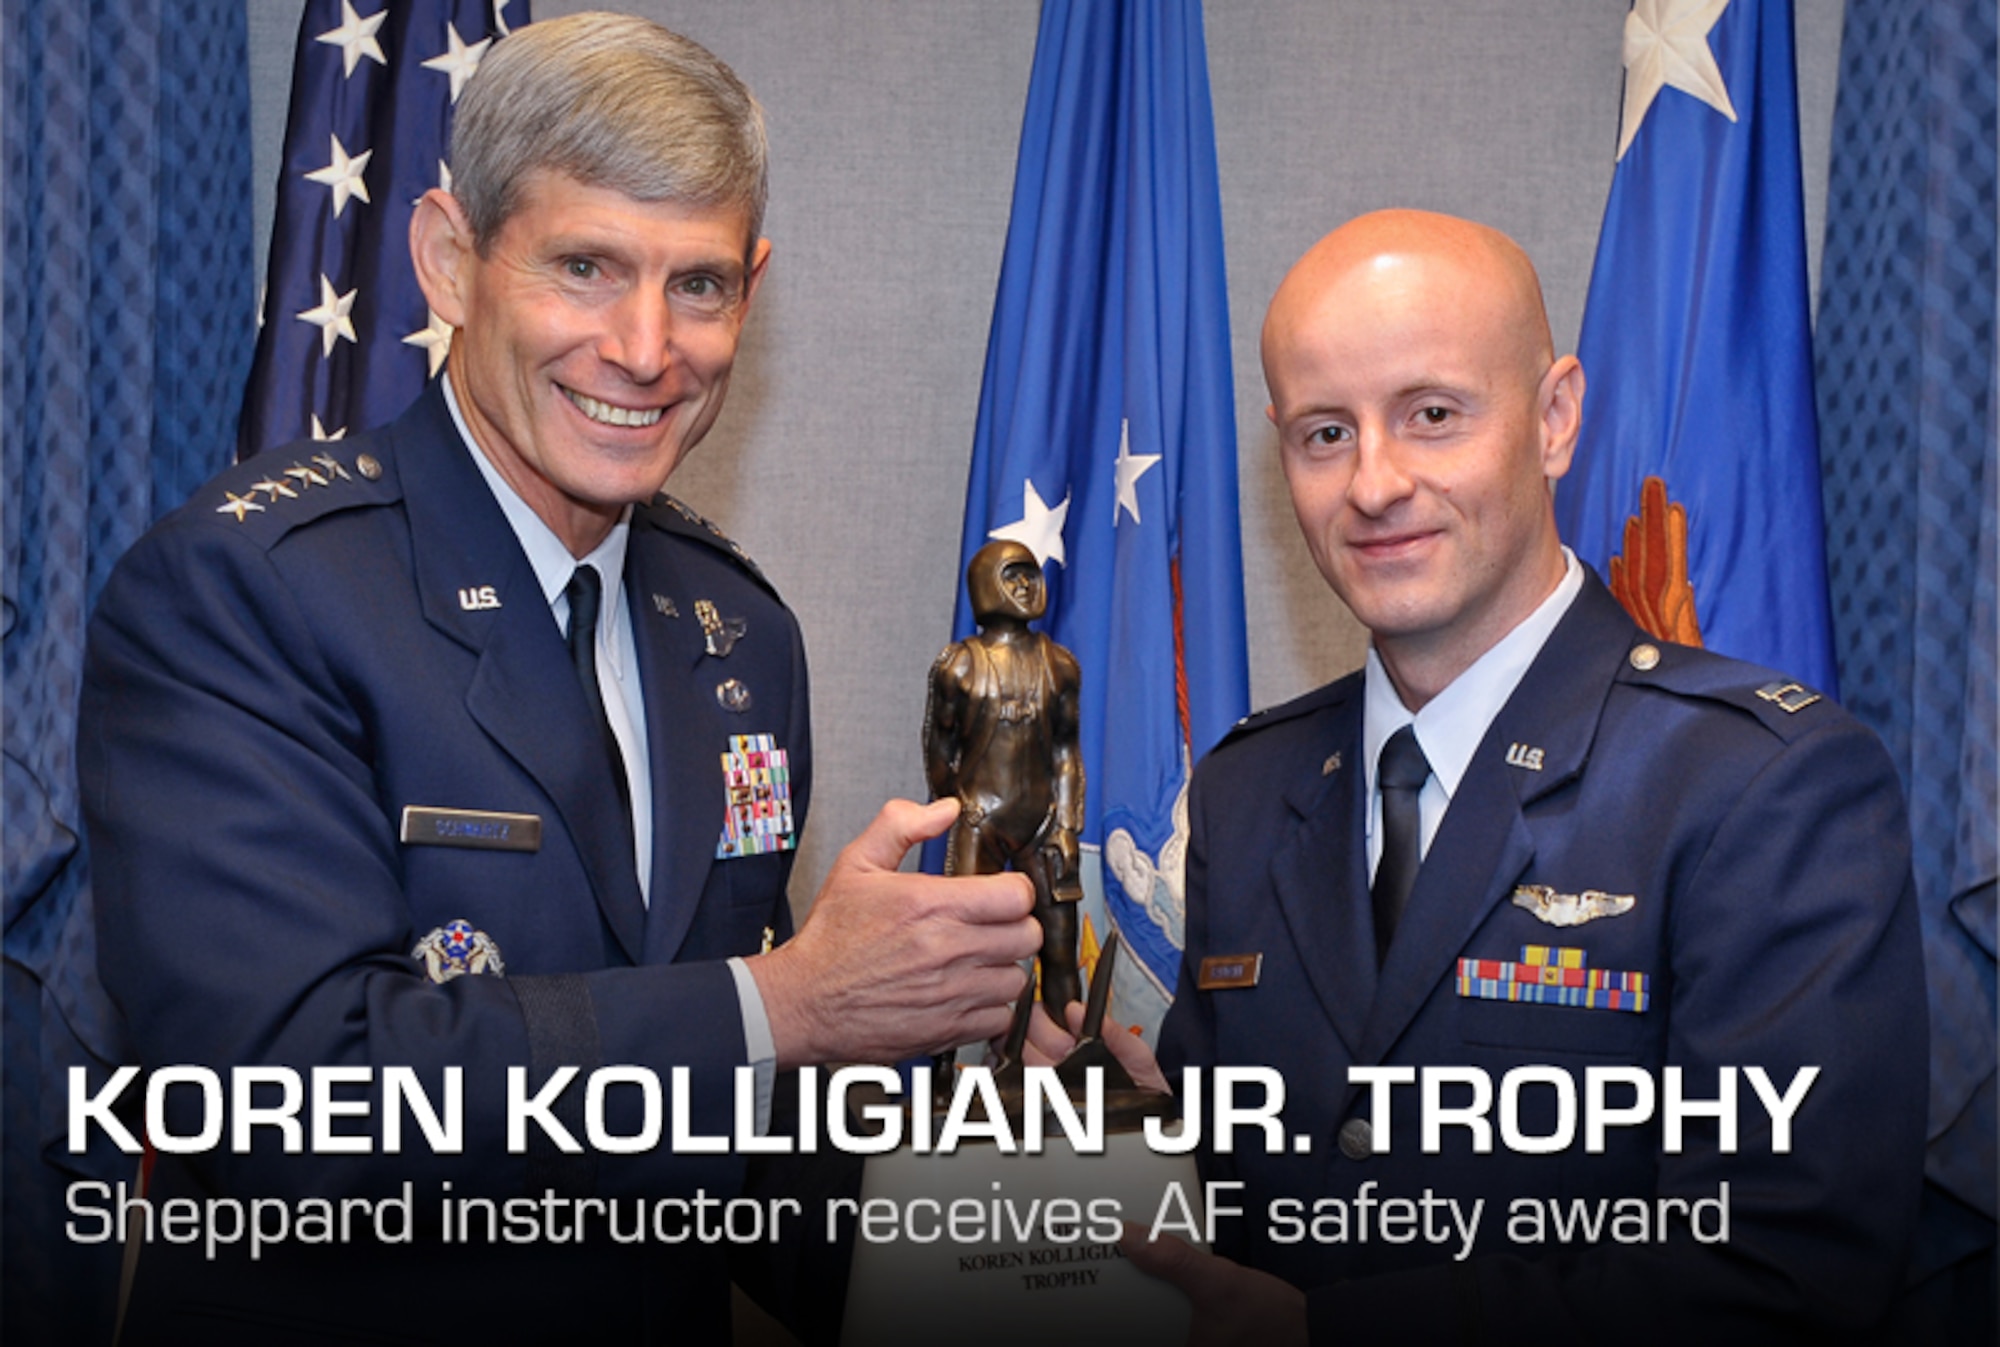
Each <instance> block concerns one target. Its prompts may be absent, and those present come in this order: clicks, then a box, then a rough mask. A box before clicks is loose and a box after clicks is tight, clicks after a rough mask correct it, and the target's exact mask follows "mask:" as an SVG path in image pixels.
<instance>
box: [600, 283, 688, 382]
mask: <svg viewBox="0 0 2000 1347" xmlns="http://www.w3.org/2000/svg"><path fill="white" fill-rule="evenodd" d="M610 316H611V324H610V327H609V329H608V330H607V331H606V332H605V333H604V335H603V337H602V338H601V339H600V340H599V342H598V352H599V354H600V355H602V356H603V358H604V359H605V360H606V361H607V362H608V363H610V364H613V365H616V366H617V367H618V368H619V369H620V370H622V371H624V373H625V376H626V377H627V378H628V379H630V380H631V381H632V382H633V383H635V384H649V383H652V382H654V381H655V380H656V379H658V378H659V377H660V376H661V375H662V374H664V373H666V369H667V366H668V364H669V363H671V359H672V344H673V336H674V313H673V306H672V305H671V304H670V303H668V301H667V297H666V296H665V295H664V294H661V293H660V292H659V291H657V290H654V289H652V288H651V287H649V286H639V287H635V288H634V289H633V290H632V292H631V293H629V294H627V295H626V296H625V297H624V298H623V299H622V300H620V301H619V303H618V304H617V305H616V306H615V307H614V308H613V310H612V312H611V315H610Z"/></svg>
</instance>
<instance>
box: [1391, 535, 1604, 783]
mask: <svg viewBox="0 0 2000 1347" xmlns="http://www.w3.org/2000/svg"><path fill="white" fill-rule="evenodd" d="M1582 591H1583V567H1582V565H1581V564H1579V563H1578V561H1577V559H1576V554H1575V553H1574V552H1571V551H1570V550H1569V549H1568V548H1567V547H1565V548H1563V577H1562V579H1561V580H1559V581H1557V582H1556V587H1555V589H1553V590H1552V591H1550V593H1549V596H1548V597H1547V598H1546V599H1543V600H1542V601H1541V603H1540V604H1539V605H1538V606H1537V607H1536V608H1535V611H1534V612H1532V613H1530V614H1528V616H1527V617H1525V618H1523V619H1522V620H1521V622H1520V623H1519V624H1518V625H1517V626H1516V627H1515V628H1514V629H1513V630H1512V631H1510V632H1508V633H1507V634H1506V635H1505V636H1503V637H1501V638H1500V640H1499V641H1498V642H1496V643H1495V644H1494V645H1493V646H1492V648H1491V649H1489V650H1487V652H1486V653H1485V654H1483V655H1481V656H1480V657H1479V658H1478V659H1476V660H1474V661H1473V662H1472V664H1471V666H1470V667H1468V668H1467V669H1466V670H1465V672H1464V673H1462V674H1460V675H1459V676H1458V677H1456V678H1454V679H1452V680H1451V682H1450V683H1448V684H1446V685H1445V688H1444V690H1443V691H1442V692H1440V693H1438V695H1437V696H1435V697H1433V698H1431V699H1430V700H1429V701H1428V702H1425V703H1424V706H1423V709H1422V710H1420V711H1418V712H1417V713H1416V714H1415V715H1414V716H1413V715H1411V714H1410V711H1409V709H1408V708H1407V707H1405V706H1404V705H1403V699H1402V698H1401V697H1399V696H1398V695H1397V694H1396V685H1395V684H1394V683H1392V682H1390V681H1389V671H1388V670H1387V669H1385V668H1384V667H1383V666H1382V659H1381V657H1380V656H1379V655H1377V654H1376V653H1375V647H1374V646H1373V645H1370V646H1369V647H1368V665H1367V672H1366V673H1365V674H1364V675H1363V678H1364V689H1365V690H1364V693H1363V696H1362V703H1361V704H1362V716H1361V753H1362V761H1363V763H1364V764H1366V767H1367V772H1368V778H1367V779H1368V790H1369V793H1370V796H1371V798H1372V796H1373V793H1374V790H1375V761H1376V759H1377V757H1379V756H1380V754H1381V752H1382V745H1383V744H1385V743H1387V742H1388V741H1389V736H1390V735H1392V734H1394V733H1395V732H1396V731H1397V730H1399V729H1401V728H1403V726H1405V725H1408V724H1410V723H1411V722H1412V721H1414V722H1415V724H1416V728H1417V746H1418V747H1419V748H1421V749H1423V751H1424V757H1425V758H1427V759H1429V760H1430V764H1431V772H1432V773H1433V774H1434V775H1435V776H1436V778H1437V781H1438V784H1439V785H1441V786H1443V787H1444V792H1445V797H1446V798H1447V799H1449V798H1450V797H1451V796H1452V795H1453V794H1455V793H1456V792H1457V790H1458V783H1459V781H1460V780H1461V779H1462V778H1463V777H1464V776H1465V769H1466V768H1467V767H1468V766H1470V765H1471V763H1472V755H1473V752H1474V751H1475V750H1477V749H1478V747H1479V741H1480V740H1482V739H1484V738H1485V737H1486V729H1487V727H1488V726H1489V725H1491V724H1492V723H1493V718H1494V717H1495V716H1497V715H1499V714H1500V708H1501V707H1503V706H1505V705H1506V704H1507V699H1508V698H1509V697H1511V696H1513V695H1514V689H1515V688H1516V687H1517V686H1519V684H1520V682H1521V678H1522V676H1523V675H1525V674H1526V673H1527V672H1528V666H1529V665H1530V664H1533V663H1534V662H1535V656H1536V655H1539V654H1540V653H1541V651H1542V646H1543V645H1545V644H1546V643H1547V642H1548V639H1549V635H1550V633H1551V632H1553V631H1554V630H1555V629H1556V624H1557V623H1559V622H1561V621H1562V618H1563V614H1564V613H1566V612H1568V611H1569V606H1570V604H1571V603H1573V602H1575V600H1576V596H1577V595H1578V594H1579V593H1581V592H1582Z"/></svg>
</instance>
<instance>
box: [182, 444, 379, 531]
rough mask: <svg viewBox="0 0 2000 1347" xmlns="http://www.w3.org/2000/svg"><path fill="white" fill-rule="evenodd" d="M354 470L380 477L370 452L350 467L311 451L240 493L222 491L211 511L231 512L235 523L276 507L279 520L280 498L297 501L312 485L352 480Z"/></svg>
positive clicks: (283, 514) (282, 515)
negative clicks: (219, 501)
mask: <svg viewBox="0 0 2000 1347" xmlns="http://www.w3.org/2000/svg"><path fill="white" fill-rule="evenodd" d="M356 472H358V473H360V475H361V476H362V477H363V478H364V479H366V480H367V481H371V482H373V481H376V480H378V479H379V478H380V477H381V476H382V465H381V464H380V463H379V462H377V461H376V460H375V458H374V456H373V455H370V454H363V455H361V456H360V457H359V458H357V459H356V460H355V461H354V468H353V469H352V470H350V469H349V467H348V465H347V464H346V463H343V462H342V461H341V460H339V459H337V458H335V457H334V456H333V455H332V454H314V455H313V456H312V461H311V462H310V463H301V462H298V461H297V460H294V461H293V463H292V465H291V466H290V467H289V468H281V469H279V470H277V471H275V472H266V473H265V474H264V475H263V476H262V477H261V478H259V479H258V480H256V481H254V482H251V483H250V484H249V485H248V486H247V487H244V488H243V490H242V491H241V492H240V493H239V492H236V491H224V492H223V493H222V497H223V500H222V504H220V505H218V506H216V507H215V512H216V513H217V514H226V515H234V516H235V517H236V522H237V523H239V524H241V523H243V522H244V521H245V520H246V519H248V518H249V516H250V515H252V514H262V513H264V512H265V511H266V510H270V509H276V510H277V514H276V515H274V516H273V517H274V518H279V519H282V518H285V517H286V510H285V508H283V507H280V506H279V502H280V501H288V500H299V499H300V498H301V496H303V495H306V494H309V493H310V492H311V490H312V488H313V487H316V486H323V487H328V488H332V487H335V486H337V485H339V484H340V483H342V482H353V481H354V478H355V473H356ZM292 508H298V509H302V508H305V507H303V506H298V507H292Z"/></svg>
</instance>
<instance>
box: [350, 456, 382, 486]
mask: <svg viewBox="0 0 2000 1347" xmlns="http://www.w3.org/2000/svg"><path fill="white" fill-rule="evenodd" d="M354 469H355V471H356V472H359V473H360V474H361V475H362V476H363V477H366V478H367V479H368V480H369V481H371V482H373V481H376V480H378V479H380V477H381V476H382V465H381V463H379V462H378V461H376V458H375V455H373V454H363V455H362V456H361V457H359V458H357V459H355V460H354Z"/></svg>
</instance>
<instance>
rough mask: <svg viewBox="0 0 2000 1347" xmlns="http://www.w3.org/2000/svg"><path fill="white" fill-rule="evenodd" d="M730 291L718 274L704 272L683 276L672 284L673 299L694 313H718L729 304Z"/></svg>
mask: <svg viewBox="0 0 2000 1347" xmlns="http://www.w3.org/2000/svg"><path fill="white" fill-rule="evenodd" d="M730 298H731V292H730V290H729V287H728V286H726V285H724V284H723V283H722V278H721V277H719V276H711V275H709V274H708V273H706V272H701V273H697V274H696V275H693V276H683V277H681V279H680V280H679V281H678V282H676V283H675V285H674V299H675V301H676V302H677V303H679V304H682V305H684V306H686V307H687V308H689V309H691V310H693V311H694V312H696V313H704V314H713V313H720V312H721V311H722V310H723V309H725V308H727V307H728V306H729V302H730Z"/></svg>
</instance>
